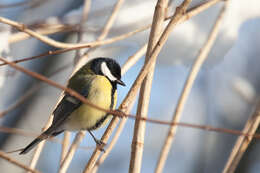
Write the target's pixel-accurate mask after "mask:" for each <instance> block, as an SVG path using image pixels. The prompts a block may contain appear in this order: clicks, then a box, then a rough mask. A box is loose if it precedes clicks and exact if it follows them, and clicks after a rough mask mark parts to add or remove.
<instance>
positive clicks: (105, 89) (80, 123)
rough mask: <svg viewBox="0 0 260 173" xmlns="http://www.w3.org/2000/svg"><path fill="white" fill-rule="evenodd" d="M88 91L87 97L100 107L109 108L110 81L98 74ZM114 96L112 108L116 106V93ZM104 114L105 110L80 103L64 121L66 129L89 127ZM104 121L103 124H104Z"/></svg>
mask: <svg viewBox="0 0 260 173" xmlns="http://www.w3.org/2000/svg"><path fill="white" fill-rule="evenodd" d="M91 86H92V87H90V91H89V94H88V97H87V99H88V100H89V101H90V102H92V103H94V104H95V105H98V106H99V107H102V108H104V109H110V106H111V104H112V103H111V100H112V99H111V96H112V85H111V83H110V81H109V80H108V79H107V78H106V77H104V76H100V75H98V76H97V77H95V78H94V79H93V80H92V82H91ZM112 97H113V98H114V104H113V109H114V108H115V106H116V101H117V93H116V91H115V93H114V94H113V96H112ZM105 115H106V112H104V111H100V110H98V109H96V108H93V107H92V106H90V105H86V104H82V105H81V106H80V107H79V108H78V109H77V110H75V111H74V112H73V113H72V114H71V115H70V116H69V120H68V121H67V123H66V129H67V130H81V129H86V130H88V129H90V128H92V127H94V126H95V125H96V123H97V122H98V121H99V120H100V119H102V117H104V116H105ZM106 122H107V121H106ZM106 122H104V123H103V124H105V123H106Z"/></svg>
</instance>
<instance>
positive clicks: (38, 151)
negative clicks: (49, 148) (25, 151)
mask: <svg viewBox="0 0 260 173" xmlns="http://www.w3.org/2000/svg"><path fill="white" fill-rule="evenodd" d="M52 120H53V116H50V117H49V119H48V121H47V123H46V125H45V126H44V128H43V129H42V131H45V130H46V129H48V128H49V127H50V126H51V123H52ZM45 142H46V141H45V140H44V141H42V142H41V143H39V144H38V145H37V147H36V149H35V152H34V153H33V156H32V159H31V161H30V165H29V166H30V168H32V169H35V167H36V164H37V162H38V160H39V157H40V154H41V152H42V149H43V147H44V144H45Z"/></svg>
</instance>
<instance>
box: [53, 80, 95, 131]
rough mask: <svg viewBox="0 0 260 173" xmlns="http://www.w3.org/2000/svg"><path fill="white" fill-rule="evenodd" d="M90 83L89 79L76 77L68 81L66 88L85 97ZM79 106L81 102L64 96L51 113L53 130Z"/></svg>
mask: <svg viewBox="0 0 260 173" xmlns="http://www.w3.org/2000/svg"><path fill="white" fill-rule="evenodd" d="M91 81H92V80H91V79H88V78H86V77H83V76H82V77H77V78H76V79H74V78H72V79H71V80H70V81H69V84H68V87H69V88H71V89H73V90H75V91H77V92H78V93H79V94H81V95H82V96H84V97H87V96H88V93H89V87H90V84H91ZM81 105H82V102H81V101H80V100H79V99H77V98H76V97H74V96H71V95H69V94H65V95H64V97H63V98H62V100H61V102H60V103H59V104H58V106H57V107H56V109H55V110H54V111H53V115H54V118H53V122H52V126H53V127H54V129H57V128H58V127H59V126H60V125H61V124H63V122H64V121H65V120H66V119H67V118H68V117H69V116H70V115H71V113H72V112H73V111H75V110H76V109H77V108H79V107H80V106H81Z"/></svg>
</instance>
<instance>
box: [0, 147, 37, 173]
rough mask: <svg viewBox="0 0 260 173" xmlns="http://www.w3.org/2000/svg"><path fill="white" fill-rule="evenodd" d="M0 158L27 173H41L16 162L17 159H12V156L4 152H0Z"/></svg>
mask: <svg viewBox="0 0 260 173" xmlns="http://www.w3.org/2000/svg"><path fill="white" fill-rule="evenodd" d="M0 157H1V158H2V159H4V160H6V161H8V162H10V163H12V164H14V165H16V166H18V167H20V168H23V169H24V170H26V171H29V172H32V173H40V172H39V171H38V170H34V169H31V168H29V167H28V166H26V165H24V164H22V163H20V162H19V161H16V160H15V159H13V158H11V157H10V156H8V155H7V154H5V153H4V152H3V151H0Z"/></svg>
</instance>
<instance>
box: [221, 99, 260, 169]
mask: <svg viewBox="0 0 260 173" xmlns="http://www.w3.org/2000/svg"><path fill="white" fill-rule="evenodd" d="M259 123H260V100H259V99H258V103H257V105H256V109H255V112H254V113H253V115H252V116H251V117H250V118H249V119H248V120H247V122H246V124H245V127H244V129H243V133H247V134H251V135H252V136H253V135H254V134H255V132H256V130H257V128H258V127H259ZM252 136H239V137H238V139H237V141H236V143H235V145H234V147H233V149H232V152H231V153H230V156H229V158H228V160H227V162H226V165H225V168H224V169H223V171H222V173H233V172H235V170H236V168H237V166H238V163H239V162H240V160H241V158H242V157H243V155H244V153H245V151H246V149H247V148H248V146H249V144H250V143H251V141H252V139H253V137H252Z"/></svg>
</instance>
